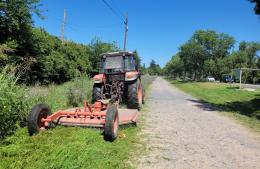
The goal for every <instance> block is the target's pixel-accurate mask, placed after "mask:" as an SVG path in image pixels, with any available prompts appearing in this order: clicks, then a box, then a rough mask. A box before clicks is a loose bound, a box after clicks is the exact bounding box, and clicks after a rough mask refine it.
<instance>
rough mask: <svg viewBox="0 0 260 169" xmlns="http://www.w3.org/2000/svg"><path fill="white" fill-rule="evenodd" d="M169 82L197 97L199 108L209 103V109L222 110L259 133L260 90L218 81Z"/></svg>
mask: <svg viewBox="0 0 260 169" xmlns="http://www.w3.org/2000/svg"><path fill="white" fill-rule="evenodd" d="M170 82H171V83H172V84H173V85H174V86H176V87H178V88H179V89H181V90H183V91H184V92H187V93H189V94H191V95H192V96H194V97H196V98H198V99H199V100H200V101H201V102H200V103H199V104H201V108H206V107H207V106H204V105H206V104H210V107H211V108H210V109H212V110H219V111H222V112H224V113H223V114H224V115H227V116H230V117H232V118H234V119H236V120H238V121H239V122H241V123H242V124H244V125H246V126H248V127H250V128H252V129H253V130H255V131H257V132H259V133H260V104H259V103H260V90H256V91H246V90H239V89H238V87H236V86H231V85H229V84H219V83H205V82H183V81H177V80H170Z"/></svg>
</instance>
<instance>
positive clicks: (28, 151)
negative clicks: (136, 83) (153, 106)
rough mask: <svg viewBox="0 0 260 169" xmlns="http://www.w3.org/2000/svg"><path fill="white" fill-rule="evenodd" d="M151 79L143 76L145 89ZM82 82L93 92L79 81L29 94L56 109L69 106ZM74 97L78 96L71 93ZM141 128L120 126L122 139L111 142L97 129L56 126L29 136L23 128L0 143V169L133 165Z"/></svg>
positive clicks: (35, 90) (128, 166) (117, 166)
mask: <svg viewBox="0 0 260 169" xmlns="http://www.w3.org/2000/svg"><path fill="white" fill-rule="evenodd" d="M152 80H153V78H152V77H145V76H144V78H143V80H142V82H143V83H144V86H145V88H147V87H148V86H149V84H150V83H151V82H152ZM82 83H83V84H84V85H83V86H84V88H85V87H86V88H88V90H86V93H85V95H89V94H91V93H89V91H91V87H90V86H89V85H91V84H90V83H89V82H86V83H84V82H82V81H81V80H80V81H74V82H69V83H66V84H64V85H61V86H50V87H47V88H46V87H33V88H31V89H30V90H29V91H28V96H29V97H30V98H32V97H33V98H37V101H44V102H46V103H48V104H49V105H50V106H51V108H52V110H53V111H55V110H57V109H60V108H65V107H68V103H71V102H70V101H69V97H67V94H68V91H69V89H71V88H75V86H77V87H76V88H79V87H80V86H82V85H81V84H82ZM73 93H74V92H73ZM76 93H78V92H77V91H76ZM69 95H70V94H69ZM72 97H73V98H74V97H75V98H76V99H77V97H78V96H77V95H76V96H75V94H72ZM88 98H90V97H88ZM34 102H35V101H34ZM139 130H140V128H139V127H131V126H130V127H127V128H121V129H120V130H119V138H118V139H117V140H116V141H114V142H112V143H110V142H105V141H104V140H103V136H102V131H101V130H98V129H86V128H77V127H74V128H73V127H57V128H54V129H51V130H48V131H44V132H41V133H40V134H38V135H35V136H32V137H29V136H28V133H27V129H26V128H20V129H18V130H17V132H15V134H14V135H12V136H9V137H7V138H6V139H4V140H3V141H2V142H1V144H0V159H1V163H0V168H3V169H4V168H69V169H71V168H102V169H103V168H131V167H132V165H131V163H129V161H130V162H131V158H132V157H133V156H134V155H135V154H136V153H134V151H138V148H137V147H138V145H140V143H139V141H140V139H139V138H138V135H137V133H138V131H139Z"/></svg>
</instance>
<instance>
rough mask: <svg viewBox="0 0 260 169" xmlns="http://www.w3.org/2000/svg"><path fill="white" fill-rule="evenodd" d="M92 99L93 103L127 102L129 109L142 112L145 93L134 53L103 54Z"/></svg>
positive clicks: (95, 79)
mask: <svg viewBox="0 0 260 169" xmlns="http://www.w3.org/2000/svg"><path fill="white" fill-rule="evenodd" d="M92 98H93V102H95V101H98V100H107V99H110V100H112V101H113V100H114V101H119V103H120V102H125V103H127V107H128V108H130V109H138V110H140V108H141V106H142V104H143V103H144V91H143V88H142V83H141V74H140V72H139V70H138V65H137V63H136V60H135V57H134V53H131V52H113V53H105V54H102V59H101V66H100V73H99V74H97V75H95V76H94V86H93V95H92Z"/></svg>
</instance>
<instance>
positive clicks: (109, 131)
mask: <svg viewBox="0 0 260 169" xmlns="http://www.w3.org/2000/svg"><path fill="white" fill-rule="evenodd" d="M118 127H119V116H118V110H117V107H116V106H115V105H112V106H109V107H108V110H107V113H106V122H105V130H104V138H105V140H106V141H114V140H115V139H116V138H117V132H118Z"/></svg>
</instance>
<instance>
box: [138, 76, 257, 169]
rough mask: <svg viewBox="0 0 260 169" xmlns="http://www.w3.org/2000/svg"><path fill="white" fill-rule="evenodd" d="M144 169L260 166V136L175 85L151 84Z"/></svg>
mask: <svg viewBox="0 0 260 169" xmlns="http://www.w3.org/2000/svg"><path fill="white" fill-rule="evenodd" d="M148 105H149V109H150V112H148V113H146V117H145V119H146V120H145V121H146V122H145V125H144V129H143V133H142V134H144V135H146V137H147V138H146V137H145V138H146V139H147V140H145V141H146V143H147V147H148V154H146V155H145V156H144V157H142V158H141V160H140V165H139V168H142V169H144V168H147V169H148V168H149V169H150V168H156V169H158V168H177V169H186V168H196V169H197V168H207V169H208V168H221V169H222V168H232V169H233V168H234V169H238V168H241V169H251V168H258V169H259V168H260V137H259V136H256V135H255V134H252V133H251V132H249V131H248V130H247V129H246V128H244V127H243V126H240V125H239V124H237V123H235V122H234V121H233V120H230V119H228V118H227V117H223V116H221V115H219V114H218V113H217V112H216V111H214V110H211V109H210V107H207V106H205V105H202V104H201V103H199V102H198V101H197V100H196V99H194V98H192V97H191V96H189V95H187V94H185V93H183V92H182V91H180V90H178V89H176V88H175V87H173V86H172V85H170V84H169V83H168V82H166V81H165V80H163V79H162V78H157V79H156V80H155V81H154V83H153V84H152V92H151V96H150V100H148Z"/></svg>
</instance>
